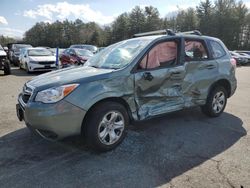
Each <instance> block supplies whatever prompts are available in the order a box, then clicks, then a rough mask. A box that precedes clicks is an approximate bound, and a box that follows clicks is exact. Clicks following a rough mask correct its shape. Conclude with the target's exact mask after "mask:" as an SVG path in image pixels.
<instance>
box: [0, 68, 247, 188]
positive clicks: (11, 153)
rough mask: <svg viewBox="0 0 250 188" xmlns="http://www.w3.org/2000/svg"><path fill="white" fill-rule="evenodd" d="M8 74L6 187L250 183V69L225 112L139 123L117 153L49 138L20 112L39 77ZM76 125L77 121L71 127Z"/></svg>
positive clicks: (2, 153)
mask: <svg viewBox="0 0 250 188" xmlns="http://www.w3.org/2000/svg"><path fill="white" fill-rule="evenodd" d="M1 74H3V73H2V72H0V88H1V92H0V117H1V119H0V187H8V188H9V187H156V186H163V187H185V188H188V187H197V188H200V187H207V188H208V187H213V188H214V187H239V188H240V187H244V188H247V187H250V137H249V135H248V134H247V133H249V131H250V97H249V95H250V67H239V68H238V69H237V78H238V89H237V91H236V94H235V95H234V96H233V97H232V98H230V99H229V101H228V105H227V107H226V109H225V112H224V113H223V114H222V116H221V117H219V118H213V119H211V118H207V117H206V116H204V115H203V114H202V113H201V112H200V110H199V108H194V109H189V110H183V111H179V112H175V113H171V114H168V115H165V116H164V117H161V118H156V119H152V120H150V121H144V122H140V123H136V124H135V125H133V126H131V128H130V130H129V132H128V136H127V138H126V139H125V140H124V142H123V143H122V144H121V145H120V146H119V147H118V148H117V149H116V150H114V151H111V152H108V153H102V154H98V153H93V152H92V151H90V150H88V149H87V148H86V146H85V144H84V143H82V141H81V139H79V138H78V137H74V138H68V139H66V140H64V141H60V142H49V141H46V140H43V139H41V138H40V137H37V136H35V135H33V134H31V133H30V132H29V130H28V129H27V128H26V127H25V125H24V123H23V122H19V121H18V120H17V118H16V114H15V113H16V112H15V104H16V102H17V95H18V93H19V92H20V91H21V89H22V86H23V84H24V83H25V82H26V81H27V80H29V79H31V78H32V77H33V76H35V75H27V74H26V73H24V71H21V70H18V69H17V68H15V69H13V74H12V75H9V76H2V75H1ZM69 126H70V125H69Z"/></svg>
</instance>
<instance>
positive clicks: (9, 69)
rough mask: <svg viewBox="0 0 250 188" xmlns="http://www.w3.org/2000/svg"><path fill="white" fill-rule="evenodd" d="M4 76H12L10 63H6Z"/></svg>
mask: <svg viewBox="0 0 250 188" xmlns="http://www.w3.org/2000/svg"><path fill="white" fill-rule="evenodd" d="M4 74H5V75H9V74H11V68H10V63H9V61H5V62H4Z"/></svg>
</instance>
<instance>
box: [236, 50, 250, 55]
mask: <svg viewBox="0 0 250 188" xmlns="http://www.w3.org/2000/svg"><path fill="white" fill-rule="evenodd" d="M235 52H236V53H245V54H248V55H250V51H246V50H235Z"/></svg>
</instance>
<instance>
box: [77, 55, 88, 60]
mask: <svg viewBox="0 0 250 188" xmlns="http://www.w3.org/2000/svg"><path fill="white" fill-rule="evenodd" d="M79 57H80V59H81V60H88V59H89V58H90V57H91V56H79Z"/></svg>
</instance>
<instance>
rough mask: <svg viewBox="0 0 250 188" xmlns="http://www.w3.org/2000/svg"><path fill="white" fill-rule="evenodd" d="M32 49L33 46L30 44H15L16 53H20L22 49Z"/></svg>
mask: <svg viewBox="0 0 250 188" xmlns="http://www.w3.org/2000/svg"><path fill="white" fill-rule="evenodd" d="M30 47H32V46H31V45H29V44H15V47H14V49H15V50H16V51H19V50H20V49H21V48H30Z"/></svg>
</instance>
